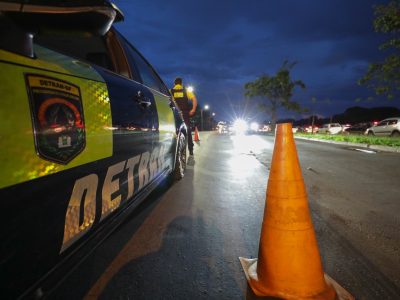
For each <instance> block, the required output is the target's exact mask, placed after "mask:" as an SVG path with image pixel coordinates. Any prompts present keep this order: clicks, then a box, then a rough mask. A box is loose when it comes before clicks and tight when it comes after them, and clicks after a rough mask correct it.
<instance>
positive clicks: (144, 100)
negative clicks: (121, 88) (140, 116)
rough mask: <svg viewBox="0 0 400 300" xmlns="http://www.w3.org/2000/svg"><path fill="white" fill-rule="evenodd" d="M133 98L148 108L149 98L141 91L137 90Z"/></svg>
mask: <svg viewBox="0 0 400 300" xmlns="http://www.w3.org/2000/svg"><path fill="white" fill-rule="evenodd" d="M133 98H134V100H135V101H136V102H137V103H138V104H139V105H140V106H142V107H143V108H148V107H149V106H150V105H151V102H150V99H149V98H147V97H146V96H145V95H144V93H143V92H142V91H138V92H137V94H136V95H135V96H134V97H133Z"/></svg>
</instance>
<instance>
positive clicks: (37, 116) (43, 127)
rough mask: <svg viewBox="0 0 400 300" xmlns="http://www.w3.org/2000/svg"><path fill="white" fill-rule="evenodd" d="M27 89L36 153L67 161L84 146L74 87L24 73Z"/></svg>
mask: <svg viewBox="0 0 400 300" xmlns="http://www.w3.org/2000/svg"><path fill="white" fill-rule="evenodd" d="M25 78H26V83H27V87H28V90H29V101H30V108H31V116H32V125H33V129H34V130H33V132H34V139H35V147H36V152H37V154H38V155H39V156H40V157H41V158H43V159H46V160H49V161H52V162H56V163H60V164H67V163H69V162H70V161H71V160H72V159H73V158H74V157H76V156H77V155H78V154H79V153H80V152H82V150H83V149H84V148H85V145H86V133H85V122H84V118H83V107H82V99H81V93H80V89H79V87H78V86H76V85H74V84H72V83H69V82H66V81H62V80H59V79H57V78H52V77H47V76H43V75H37V74H25Z"/></svg>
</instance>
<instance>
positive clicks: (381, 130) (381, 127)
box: [373, 120, 388, 135]
mask: <svg viewBox="0 0 400 300" xmlns="http://www.w3.org/2000/svg"><path fill="white" fill-rule="evenodd" d="M373 130H374V134H375V135H385V134H388V133H387V132H388V120H383V121H381V122H379V123H378V124H377V125H376V126H375V128H374V129H373Z"/></svg>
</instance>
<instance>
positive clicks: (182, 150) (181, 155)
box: [172, 133, 186, 181]
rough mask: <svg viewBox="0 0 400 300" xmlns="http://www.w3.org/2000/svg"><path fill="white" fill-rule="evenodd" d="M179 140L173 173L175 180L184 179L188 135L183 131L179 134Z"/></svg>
mask: <svg viewBox="0 0 400 300" xmlns="http://www.w3.org/2000/svg"><path fill="white" fill-rule="evenodd" d="M177 142H178V146H177V149H176V154H175V168H174V172H173V174H172V176H173V180H175V181H177V180H180V179H182V178H183V176H184V175H185V170H186V137H185V136H184V135H183V134H182V133H181V134H179V136H178V141H177Z"/></svg>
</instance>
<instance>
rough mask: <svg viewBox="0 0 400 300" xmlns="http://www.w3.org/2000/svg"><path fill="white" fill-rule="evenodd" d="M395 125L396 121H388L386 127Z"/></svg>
mask: <svg viewBox="0 0 400 300" xmlns="http://www.w3.org/2000/svg"><path fill="white" fill-rule="evenodd" d="M396 124H397V120H389V121H388V125H396Z"/></svg>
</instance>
